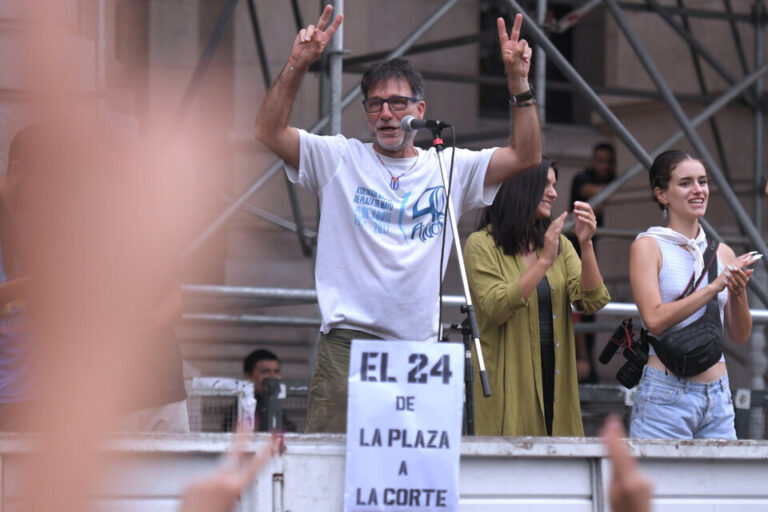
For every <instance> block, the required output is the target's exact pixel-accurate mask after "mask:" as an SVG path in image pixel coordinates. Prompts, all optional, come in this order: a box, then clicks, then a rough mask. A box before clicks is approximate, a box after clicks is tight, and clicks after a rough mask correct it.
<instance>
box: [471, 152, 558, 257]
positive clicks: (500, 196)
mask: <svg viewBox="0 0 768 512" xmlns="http://www.w3.org/2000/svg"><path fill="white" fill-rule="evenodd" d="M550 167H552V168H553V169H554V170H555V177H557V167H555V162H554V161H553V160H549V159H548V158H546V157H545V158H542V160H541V163H540V164H539V165H537V166H536V167H534V168H532V169H529V170H527V171H525V172H523V173H521V174H519V175H517V176H515V177H514V178H512V179H509V180H507V181H505V182H504V183H502V184H501V188H499V192H498V193H497V194H496V199H494V200H493V204H491V206H488V207H486V208H485V210H483V213H482V215H481V217H480V225H479V226H478V229H487V228H489V227H490V233H491V236H493V240H494V242H496V246H497V247H501V248H502V249H503V250H504V254H507V255H510V256H511V255H514V254H518V253H523V252H528V250H529V248H530V247H531V245H533V246H534V247H537V248H538V247H542V246H543V245H544V233H546V231H547V228H548V227H549V224H550V222H551V219H535V218H534V217H535V215H536V207H537V206H538V205H539V202H540V201H541V198H542V196H543V195H544V189H545V188H546V186H547V173H548V171H549V168H550Z"/></svg>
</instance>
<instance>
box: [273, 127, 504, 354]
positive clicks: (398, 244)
mask: <svg viewBox="0 0 768 512" xmlns="http://www.w3.org/2000/svg"><path fill="white" fill-rule="evenodd" d="M299 135H300V140H301V144H300V148H301V149H300V160H299V162H300V163H299V169H298V172H297V170H296V169H295V168H292V167H290V166H287V165H286V170H287V172H288V178H289V179H290V180H291V181H292V182H294V183H298V184H299V185H301V186H302V187H304V188H307V189H309V190H312V191H314V192H315V193H317V194H318V196H319V198H320V227H319V233H318V246H317V263H316V267H315V281H316V288H317V296H318V303H319V305H320V313H321V315H322V326H321V331H322V332H324V333H327V332H328V331H329V330H330V329H331V328H334V327H335V328H347V329H357V330H361V331H365V332H368V333H371V334H374V335H377V336H380V337H382V338H384V339H404V340H415V341H427V340H429V341H437V319H438V291H439V284H440V283H439V280H440V279H442V276H443V274H444V273H445V267H446V265H447V262H448V257H449V256H450V253H451V249H452V246H451V243H452V240H453V234H452V233H451V229H450V225H448V224H447V223H446V219H445V215H444V213H443V212H444V209H445V201H446V193H445V187H444V186H443V181H442V177H441V174H440V167H439V163H438V159H437V155H436V152H435V150H434V149H430V150H428V151H424V150H421V149H418V148H417V150H418V156H417V157H415V158H417V159H418V160H417V161H416V163H415V165H414V166H413V168H411V165H412V164H413V163H414V159H413V158H401V159H396V158H387V157H384V156H382V155H379V156H380V157H381V160H382V161H383V163H382V161H380V160H379V159H378V158H377V155H376V153H375V152H374V149H373V145H372V144H370V143H367V144H364V143H362V142H360V141H359V140H356V139H347V138H346V137H344V136H342V135H337V136H319V135H313V134H310V133H308V132H306V131H304V130H299ZM493 151H494V149H486V150H482V151H470V150H466V149H457V150H456V155H455V159H454V171H453V186H452V188H451V195H452V198H453V207H454V209H455V211H456V215H457V216H461V214H462V212H465V211H468V210H472V209H474V208H479V207H481V206H484V205H488V204H490V203H491V202H493V198H494V197H495V195H496V192H497V190H498V186H492V187H483V181H484V179H485V172H486V169H487V168H488V163H489V162H490V158H491V155H492V154H493ZM450 159H451V149H447V150H446V151H445V153H444V161H445V164H446V166H450ZM385 166H386V167H385ZM409 169H410V170H409ZM388 170H389V171H388ZM390 173H391V174H392V175H394V176H400V175H401V174H403V173H405V174H404V175H403V176H402V177H401V178H400V180H399V185H400V187H399V189H398V190H393V189H392V188H390V181H391V178H390ZM446 228H447V230H448V231H447V233H446V253H445V258H444V262H443V268H442V269H439V268H438V266H439V262H440V242H441V241H442V234H443V230H444V229H446Z"/></svg>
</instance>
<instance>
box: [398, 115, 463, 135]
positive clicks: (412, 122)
mask: <svg viewBox="0 0 768 512" xmlns="http://www.w3.org/2000/svg"><path fill="white" fill-rule="evenodd" d="M449 126H451V124H450V123H446V122H443V121H433V120H431V119H416V118H415V117H413V116H405V117H404V118H403V120H402V121H400V128H402V129H403V131H404V132H415V131H416V130H421V129H422V128H428V129H430V130H435V129H437V130H442V129H443V128H448V127H449Z"/></svg>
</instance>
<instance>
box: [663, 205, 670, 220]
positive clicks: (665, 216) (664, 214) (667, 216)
mask: <svg viewBox="0 0 768 512" xmlns="http://www.w3.org/2000/svg"><path fill="white" fill-rule="evenodd" d="M661 216H662V218H664V219H668V218H669V211H667V205H664V208H662V210H661Z"/></svg>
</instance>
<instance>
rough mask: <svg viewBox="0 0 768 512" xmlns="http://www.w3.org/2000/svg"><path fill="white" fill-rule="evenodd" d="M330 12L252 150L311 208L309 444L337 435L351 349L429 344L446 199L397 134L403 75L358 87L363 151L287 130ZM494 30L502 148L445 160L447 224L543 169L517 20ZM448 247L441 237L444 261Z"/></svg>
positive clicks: (385, 71) (407, 97)
mask: <svg viewBox="0 0 768 512" xmlns="http://www.w3.org/2000/svg"><path fill="white" fill-rule="evenodd" d="M331 11H332V8H331V6H326V7H325V9H324V10H323V13H322V15H321V16H320V19H319V21H318V23H317V26H314V25H310V26H309V27H307V28H305V29H302V30H301V31H299V34H298V35H297V36H296V39H295V41H294V44H293V48H292V50H291V54H290V56H289V57H288V63H287V64H286V66H285V67H284V68H283V71H282V73H281V74H280V76H279V77H278V78H277V80H276V81H275V83H274V84H273V85H272V87H271V88H270V90H269V91H268V93H267V96H266V98H265V99H264V103H263V104H262V107H261V110H260V111H259V114H258V116H257V119H256V138H257V139H258V140H260V141H261V142H262V143H263V144H264V145H266V146H267V147H268V148H269V149H271V150H272V151H274V152H275V153H276V154H278V155H279V156H280V157H282V158H283V160H284V161H285V164H286V171H287V173H288V177H289V178H290V179H291V181H293V182H295V183H299V184H300V185H302V186H303V187H306V188H308V189H310V190H312V191H314V192H315V193H317V194H318V195H319V197H320V208H321V215H320V227H319V234H318V247H317V263H316V268H315V277H316V287H317V295H318V303H319V305H320V312H321V315H322V326H321V332H322V335H321V340H320V344H319V351H318V355H317V366H316V369H315V374H314V376H313V378H312V384H311V386H310V391H309V407H308V408H309V410H308V413H307V427H306V429H307V432H344V431H345V430H346V399H347V375H348V371H349V349H350V341H351V340H352V339H360V338H367V339H372V338H376V339H378V338H381V339H404V340H416V341H422V340H423V341H436V340H437V332H438V325H437V324H438V293H439V285H440V280H441V279H442V276H443V274H444V272H445V262H444V263H443V268H439V267H440V261H441V248H442V245H441V241H442V237H443V230H444V229H446V225H445V222H446V219H445V204H446V191H445V187H444V186H443V182H442V177H441V174H440V168H439V164H438V158H437V156H436V154H435V151H434V149H431V150H429V151H424V150H421V149H418V148H416V147H414V145H413V139H414V133H413V132H407V131H405V130H403V128H402V127H401V121H402V119H403V118H404V117H405V116H407V115H410V116H413V117H414V118H417V119H423V118H424V114H425V112H426V102H425V96H424V82H423V79H422V77H421V75H420V74H419V73H418V72H417V71H416V70H415V69H414V68H413V67H412V66H411V65H410V64H409V63H407V62H406V61H404V60H402V59H393V60H389V61H384V62H379V63H377V64H374V65H373V66H372V67H371V68H370V69H368V70H367V71H366V72H365V74H364V75H363V78H362V82H361V84H360V87H361V89H362V92H363V95H364V98H365V99H364V100H363V109H364V111H365V115H366V119H367V121H368V127H369V130H370V134H371V139H372V142H370V143H363V142H360V141H358V140H356V139H348V138H346V137H343V136H341V135H337V136H318V135H313V134H310V133H307V132H306V131H304V130H299V129H296V128H294V127H291V126H288V118H289V116H290V112H291V108H292V106H293V103H294V100H295V97H296V92H297V90H298V88H299V86H300V84H301V81H302V79H303V77H304V75H305V74H306V72H307V70H308V69H309V66H310V64H312V63H313V62H314V61H315V60H317V59H318V58H319V57H320V54H321V53H322V51H323V48H324V47H325V45H326V44H327V42H328V40H329V39H330V38H331V36H332V35H333V34H334V32H335V31H336V30H337V29H338V27H339V25H340V24H341V22H342V16H341V15H339V16H337V17H336V18H335V19H334V21H333V22H332V23H331V24H330V25H328V23H329V21H330V19H331ZM497 24H498V32H499V43H500V44H501V53H502V59H503V61H504V67H505V70H506V73H507V78H508V87H509V92H510V98H511V99H510V103H511V104H512V105H513V107H512V108H511V109H510V110H511V111H513V112H514V123H513V128H512V136H511V137H510V141H509V145H508V146H505V147H503V148H492V149H486V150H482V151H469V150H465V149H456V150H455V152H454V155H451V150H448V151H447V152H446V158H445V160H446V162H450V160H451V156H453V159H454V166H453V185H452V187H451V198H452V201H453V205H454V209H455V211H456V214H457V215H461V213H462V212H464V211H468V210H471V209H474V208H478V207H481V206H485V205H488V204H490V203H491V202H492V201H493V198H494V196H495V194H496V191H497V189H498V185H499V184H500V183H501V182H502V181H504V180H506V179H508V178H511V177H512V176H514V175H516V174H518V173H520V172H523V171H524V170H526V169H529V168H531V167H533V166H535V165H537V164H538V163H539V162H540V160H541V127H540V125H539V120H538V114H537V111H536V108H535V107H533V106H534V105H535V104H536V100H535V98H534V96H533V92H532V91H531V89H530V86H529V84H528V71H529V68H530V58H531V48H530V47H529V46H528V44H527V43H526V41H525V40H521V39H519V36H520V27H521V25H522V16H521V15H517V17H516V18H515V23H514V26H513V28H512V33H511V35H508V34H507V30H506V26H505V23H504V20H503V19H501V18H500V19H499V20H498V23H497ZM326 27H327V28H326ZM515 107H520V108H515ZM451 243H452V233H451V232H450V229H449V230H448V232H447V233H446V251H449V250H450V244H451ZM446 254H447V253H446ZM447 259H448V258H447V257H446V258H445V260H446V261H447Z"/></svg>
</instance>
